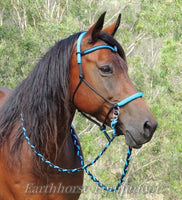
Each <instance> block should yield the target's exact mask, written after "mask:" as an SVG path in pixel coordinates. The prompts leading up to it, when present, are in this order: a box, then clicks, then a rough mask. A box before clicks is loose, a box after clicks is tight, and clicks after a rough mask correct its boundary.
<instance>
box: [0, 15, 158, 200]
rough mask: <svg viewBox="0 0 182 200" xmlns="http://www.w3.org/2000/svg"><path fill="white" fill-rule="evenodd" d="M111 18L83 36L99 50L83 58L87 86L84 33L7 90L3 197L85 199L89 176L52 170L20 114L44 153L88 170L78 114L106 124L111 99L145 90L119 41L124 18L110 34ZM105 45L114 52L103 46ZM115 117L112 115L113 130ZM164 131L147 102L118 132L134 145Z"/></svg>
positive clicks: (0, 122) (2, 119) (0, 134)
mask: <svg viewBox="0 0 182 200" xmlns="http://www.w3.org/2000/svg"><path fill="white" fill-rule="evenodd" d="M104 17H105V13H103V14H102V15H101V16H100V17H99V19H98V21H97V22H96V23H95V24H94V25H93V26H92V27H91V28H90V29H89V30H88V31H87V32H86V33H85V34H84V36H83V38H82V42H81V49H82V50H87V49H90V48H92V49H93V48H95V50H94V51H92V52H89V51H88V52H87V53H86V54H85V55H84V56H83V57H82V63H81V65H82V69H81V70H82V74H81V75H82V76H84V80H86V81H80V80H81V79H82V80H83V77H81V76H80V71H79V70H80V69H79V66H78V63H77V55H76V54H78V53H80V52H77V49H76V45H77V42H78V38H79V36H80V35H81V34H82V33H81V32H80V33H76V34H73V35H71V36H69V37H68V38H66V39H63V40H61V41H59V42H57V43H56V44H55V45H54V46H53V47H52V48H51V49H50V50H49V51H48V52H47V53H46V54H45V55H44V56H43V57H42V58H41V59H40V61H39V62H38V64H37V65H36V66H35V68H34V69H33V70H32V71H31V73H30V74H29V75H28V77H27V78H26V79H25V80H23V81H22V83H20V84H19V86H17V87H16V88H15V90H14V91H10V90H8V89H5V88H0V106H1V109H0V200H31V199H34V200H45V199H47V200H53V199H54V200H55V199H56V200H58V199H59V200H77V199H78V198H79V196H80V193H81V186H82V185H83V171H80V172H75V173H70V174H68V173H63V172H58V171H57V170H55V169H53V168H51V167H50V166H48V165H46V163H44V162H43V161H42V160H41V159H40V157H38V156H37V155H36V154H35V153H34V152H33V151H32V149H31V148H30V146H29V145H28V143H27V141H26V140H25V137H24V134H23V130H22V127H21V117H20V116H21V114H23V119H24V126H25V127H26V131H27V135H28V137H29V138H30V141H31V144H33V145H34V146H35V149H36V151H37V152H40V153H42V154H43V155H44V157H45V158H47V159H48V160H50V161H51V162H52V163H54V164H56V165H58V166H60V167H63V168H67V169H73V168H77V167H80V166H81V164H80V159H79V158H78V157H77V155H76V150H75V148H74V144H73V139H72V137H71V135H70V127H71V124H72V121H73V118H74V115H75V111H76V109H79V110H80V111H82V112H85V113H87V114H89V115H91V116H92V117H94V118H96V119H97V120H98V121H100V122H103V121H104V120H105V117H106V115H107V114H108V111H109V110H110V108H111V105H110V103H109V102H112V103H116V102H119V101H121V100H123V99H125V98H127V97H129V96H131V95H133V94H135V93H136V92H137V90H136V89H135V87H134V85H133V84H132V82H131V80H130V79H129V76H128V68H127V63H126V57H125V53H124V50H123V48H122V47H121V45H120V44H119V43H118V42H117V41H116V40H115V39H114V35H115V33H116V31H117V29H118V27H119V24H120V15H119V17H118V19H117V21H116V22H114V23H113V24H111V25H110V26H108V27H107V28H105V29H103V24H104ZM105 45H107V46H108V45H109V46H110V47H112V48H110V49H109V48H99V49H97V46H105ZM114 47H116V49H117V50H116V51H113V50H112V49H113V48H114ZM86 83H88V84H86ZM88 86H91V87H88ZM98 94H100V95H98ZM102 97H103V98H102ZM111 118H112V112H110V113H109V114H108V118H107V120H106V124H107V125H109V124H110V121H111ZM156 127H157V122H156V120H155V118H154V117H153V115H152V113H151V111H150V109H149V107H148V106H147V104H146V103H145V101H144V100H143V98H141V97H139V98H137V99H135V100H133V101H131V102H130V103H127V104H126V105H124V106H123V107H121V108H120V114H119V116H118V124H117V133H118V134H123V135H124V136H125V139H126V144H127V145H128V146H130V147H131V148H140V147H141V146H142V145H143V144H144V143H146V142H148V141H150V140H151V138H152V136H153V133H154V131H155V129H156ZM73 189H74V191H73ZM58 190H59V191H58Z"/></svg>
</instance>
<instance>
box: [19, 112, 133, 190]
mask: <svg viewBox="0 0 182 200" xmlns="http://www.w3.org/2000/svg"><path fill="white" fill-rule="evenodd" d="M116 123H117V122H113V126H112V128H113V136H112V137H111V138H110V140H109V142H107V144H106V146H105V148H104V149H103V150H102V151H101V152H100V153H99V155H98V156H97V157H96V158H95V159H93V160H92V161H91V162H90V163H89V164H84V160H83V156H82V154H81V147H80V145H79V142H78V137H77V135H76V133H75V130H74V128H73V126H71V129H70V133H71V135H72V137H73V143H74V146H75V148H76V151H77V156H78V157H79V158H80V164H81V167H79V168H74V169H64V168H61V167H59V166H57V165H54V164H53V163H52V162H50V161H49V160H47V159H46V158H45V157H44V156H43V155H42V154H41V153H39V152H37V151H36V149H35V146H34V145H33V144H31V142H30V138H29V137H28V136H27V133H26V132H27V130H26V128H25V127H24V119H23V115H22V114H21V126H22V130H23V134H24V137H25V139H26V140H27V143H28V144H29V146H30V147H31V149H32V150H33V151H34V153H35V154H36V155H37V156H38V157H40V158H41V160H42V161H43V162H45V163H46V164H48V165H49V166H50V167H52V168H54V169H56V170H57V171H59V172H64V173H74V172H80V171H82V170H85V171H86V173H87V174H88V175H89V177H90V178H91V179H92V180H93V181H94V182H95V183H96V184H97V185H98V186H99V187H101V188H102V189H104V190H106V191H108V192H113V191H116V190H118V188H119V187H120V186H121V184H122V182H123V181H124V178H125V175H126V172H127V170H128V166H129V161H130V159H131V150H132V149H131V148H129V149H128V154H127V158H126V162H125V166H124V169H123V173H122V176H121V179H120V180H119V183H118V185H117V186H116V187H115V188H110V187H108V186H105V185H104V184H103V183H101V182H100V181H99V180H98V179H97V178H96V177H95V176H94V175H92V174H91V172H90V171H89V170H88V169H87V168H88V167H90V166H91V165H93V164H94V163H96V162H97V161H98V160H99V158H101V156H102V155H103V154H104V153H105V151H106V150H107V149H108V147H109V146H110V144H111V142H112V141H113V140H114V139H115V137H116V134H115V128H114V124H116Z"/></svg>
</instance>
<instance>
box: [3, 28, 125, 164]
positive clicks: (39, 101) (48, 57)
mask: <svg viewBox="0 0 182 200" xmlns="http://www.w3.org/2000/svg"><path fill="white" fill-rule="evenodd" d="M79 35H80V33H76V34H74V35H71V36H70V37H68V38H66V39H64V40H61V41H59V42H57V43H56V44H55V45H54V46H53V47H52V48H51V49H50V50H49V51H48V52H47V53H46V54H45V55H44V56H43V57H42V58H41V59H40V60H39V62H38V64H37V65H36V66H35V68H34V69H33V70H32V71H31V73H30V74H29V75H28V77H27V78H26V79H25V80H24V81H22V83H20V85H19V86H17V87H16V88H15V90H14V91H13V93H12V95H11V96H10V98H9V99H8V100H7V101H6V102H5V104H4V105H3V107H2V109H1V110H0V146H2V145H3V144H4V142H5V141H6V140H7V139H8V138H9V136H10V135H11V132H12V130H13V129H14V128H15V127H16V126H18V127H16V130H17V133H16V136H15V141H14V143H13V144H12V145H11V148H10V152H11V155H15V153H18V152H19V153H18V156H19V154H20V150H21V147H22V144H23V141H24V140H25V138H24V135H23V131H22V128H21V125H20V122H21V118H20V114H21V113H22V114H23V118H24V126H25V128H26V130H27V132H26V133H27V135H28V137H29V138H30V141H31V143H32V144H33V145H34V146H35V149H36V151H37V152H40V153H42V154H43V155H44V156H45V157H46V158H47V159H48V160H49V159H50V157H51V152H52V149H51V151H50V148H52V147H54V148H55V149H54V150H55V151H54V152H57V153H58V152H60V149H61V148H63V146H64V141H65V140H66V135H67V133H68V132H69V131H70V105H69V98H70V97H69V82H70V76H69V74H70V73H69V72H70V61H71V54H72V51H73V45H74V43H75V41H76V40H77V39H78V37H79ZM99 39H101V40H103V41H105V42H106V43H108V44H109V45H111V46H114V45H116V46H117V47H118V53H119V55H120V56H121V57H122V58H123V59H124V60H126V59H125V54H124V50H123V48H122V47H121V46H120V44H119V43H118V42H117V41H116V40H115V39H114V38H113V37H112V36H110V35H108V34H106V33H104V32H101V34H100V36H99ZM59 133H61V134H59ZM58 141H62V147H60V146H58Z"/></svg>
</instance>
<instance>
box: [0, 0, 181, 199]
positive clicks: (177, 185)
mask: <svg viewBox="0 0 182 200" xmlns="http://www.w3.org/2000/svg"><path fill="white" fill-rule="evenodd" d="M105 10H107V16H106V23H105V25H106V26H107V25H109V24H110V23H111V22H113V21H114V20H116V17H117V16H118V14H119V13H122V22H121V26H120V29H119V30H118V32H117V35H116V38H117V40H118V41H120V43H121V44H122V46H123V47H124V49H125V51H126V55H127V60H128V65H129V73H130V77H131V79H132V80H133V81H134V83H135V85H136V87H137V89H138V90H139V91H142V92H143V93H144V98H145V99H146V100H147V102H148V104H149V106H150V107H151V109H152V112H153V113H154V115H155V117H156V118H157V120H158V123H159V127H158V129H157V131H156V133H155V135H154V137H153V139H152V141H151V142H150V143H148V144H146V145H144V146H143V147H142V148H141V149H139V150H133V156H132V161H131V166H130V169H129V173H128V176H127V178H126V180H125V182H124V185H123V186H122V187H121V189H120V190H119V191H118V192H116V193H106V192H104V191H102V190H101V189H99V188H97V186H96V185H95V184H94V183H93V182H92V181H91V180H89V178H88V177H87V176H85V188H84V192H83V194H82V195H81V198H80V199H81V200H86V199H90V200H91V199H92V200H93V199H98V200H99V199H102V200H109V199H112V200H114V199H123V200H126V199H128V200H129V199H130V200H140V199H149V200H162V199H167V200H168V199H171V200H176V199H179V200H180V199H182V193H181V191H182V139H181V138H182V134H181V127H182V117H181V116H182V109H181V108H182V87H181V86H182V61H181V55H182V54H181V50H182V45H181V42H182V37H181V30H182V2H181V0H130V1H126V0H112V1H110V0H101V1H96V0H77V1H74V0H22V1H21V0H6V1H3V0H0V85H1V86H4V87H8V88H10V89H13V88H14V87H15V86H16V85H17V84H18V83H19V82H20V81H22V80H23V79H24V78H25V77H26V76H27V74H28V73H29V71H30V70H31V69H32V68H33V66H35V64H36V62H37V59H39V58H40V56H42V55H43V54H44V53H45V52H46V51H47V49H48V48H49V47H50V46H52V45H54V43H55V41H57V40H60V39H63V38H65V37H67V36H69V35H70V34H73V33H75V32H78V31H80V30H87V29H88V27H90V25H91V24H93V23H94V22H95V21H96V20H97V18H98V16H99V15H100V14H101V13H102V12H103V11H105ZM74 124H75V126H76V129H77V131H78V132H80V133H79V137H80V138H81V143H82V146H83V150H84V155H85V159H86V161H89V160H91V158H93V157H94V156H95V155H97V154H98V153H99V151H100V150H101V149H102V147H103V146H104V145H105V143H106V141H105V138H104V137H103V136H102V135H101V133H100V132H98V130H97V129H96V128H95V127H94V126H93V125H92V124H90V123H89V122H88V121H87V120H85V119H83V118H82V117H81V116H80V115H79V114H77V116H76V119H75V121H74ZM126 152H127V146H126V145H125V143H124V138H123V137H120V138H118V139H117V141H115V142H114V144H113V145H112V146H111V148H110V150H109V151H108V152H107V153H106V155H105V156H104V157H103V159H102V160H101V161H100V162H99V163H98V164H97V165H96V166H94V167H92V168H91V171H92V172H93V173H94V174H95V175H96V176H97V177H100V179H101V180H102V181H103V182H105V183H106V184H108V185H110V186H113V185H116V182H117V181H118V178H119V177H120V174H121V172H122V167H123V165H124V160H125V155H126Z"/></svg>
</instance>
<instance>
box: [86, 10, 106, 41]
mask: <svg viewBox="0 0 182 200" xmlns="http://www.w3.org/2000/svg"><path fill="white" fill-rule="evenodd" d="M105 14H106V12H104V13H103V14H102V15H101V16H100V17H99V19H98V20H97V22H96V23H95V24H94V25H93V26H92V27H91V28H90V29H89V30H88V31H87V34H86V35H89V36H90V35H91V43H94V42H96V41H97V39H98V36H99V34H100V32H101V30H102V28H103V25H104V18H105Z"/></svg>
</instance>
